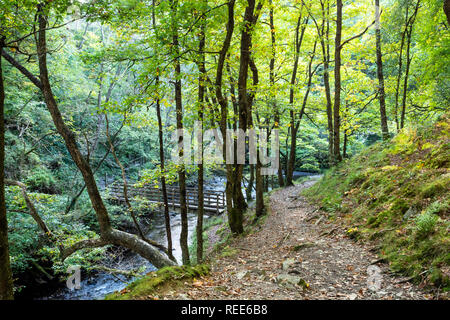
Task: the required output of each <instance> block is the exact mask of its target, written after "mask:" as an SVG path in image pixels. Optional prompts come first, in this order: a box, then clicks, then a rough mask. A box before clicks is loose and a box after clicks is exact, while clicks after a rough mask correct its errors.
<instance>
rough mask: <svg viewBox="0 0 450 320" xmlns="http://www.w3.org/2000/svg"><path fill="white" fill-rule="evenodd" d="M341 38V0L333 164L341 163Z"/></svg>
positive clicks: (336, 43)
mask: <svg viewBox="0 0 450 320" xmlns="http://www.w3.org/2000/svg"><path fill="white" fill-rule="evenodd" d="M341 38H342V0H336V37H335V39H334V46H335V48H334V61H335V62H334V112H333V115H334V123H333V153H334V154H333V163H334V164H336V163H338V162H340V161H342V157H341V150H340V127H341V116H340V107H341Z"/></svg>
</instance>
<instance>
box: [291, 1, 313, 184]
mask: <svg viewBox="0 0 450 320" xmlns="http://www.w3.org/2000/svg"><path fill="white" fill-rule="evenodd" d="M302 9H303V3H302V6H301V8H300V15H299V17H298V20H297V27H296V28H295V45H294V47H295V56H294V66H293V68H292V75H291V82H290V89H289V105H290V107H291V111H290V112H289V113H290V126H289V128H290V132H291V145H290V151H289V158H288V159H289V160H288V162H287V163H288V165H287V171H286V186H293V185H294V182H293V176H294V168H295V149H296V147H297V130H296V129H295V120H296V119H295V111H294V86H295V83H296V79H297V72H298V61H299V58H300V48H301V46H302V42H303V36H304V34H305V30H306V25H307V23H308V18H306V21H305V22H304V24H303V26H301V25H302ZM300 26H301V32H300Z"/></svg>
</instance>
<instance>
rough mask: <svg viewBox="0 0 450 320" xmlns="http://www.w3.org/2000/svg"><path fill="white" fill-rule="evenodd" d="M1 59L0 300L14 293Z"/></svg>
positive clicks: (2, 41)
mask: <svg viewBox="0 0 450 320" xmlns="http://www.w3.org/2000/svg"><path fill="white" fill-rule="evenodd" d="M0 36H1V35H0ZM3 43H4V38H3V37H2V38H1V39H0V52H3ZM2 60H3V59H2V58H1V57H0V300H12V299H14V294H13V280H12V272H11V264H10V260H9V243H8V220H7V219H6V202H5V114H4V111H5V109H4V108H5V87H4V85H3V69H2Z"/></svg>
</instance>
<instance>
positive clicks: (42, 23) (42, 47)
mask: <svg viewBox="0 0 450 320" xmlns="http://www.w3.org/2000/svg"><path fill="white" fill-rule="evenodd" d="M38 21H39V31H38V38H37V42H36V46H37V54H38V60H39V71H40V72H39V77H40V83H39V85H40V88H41V90H42V94H43V96H44V100H45V103H46V105H47V109H48V110H49V112H50V115H51V117H52V120H53V122H54V124H55V126H56V129H57V130H58V132H59V134H60V135H61V137H62V138H63V139H64V142H65V144H66V147H67V150H68V151H69V153H70V155H71V157H72V159H73V160H74V162H75V164H76V165H77V167H78V169H79V170H80V172H81V173H82V175H83V179H84V181H85V183H86V188H87V192H88V194H89V198H90V200H91V203H92V207H93V209H94V211H95V213H96V215H97V221H98V223H99V227H100V237H101V238H100V239H98V240H96V239H92V240H86V241H82V242H79V243H77V244H75V245H73V246H72V247H71V248H70V249H69V250H68V251H69V252H70V253H73V252H75V251H76V250H79V249H81V248H86V247H93V246H96V247H98V246H104V245H106V244H115V245H120V246H123V247H126V248H128V249H130V250H132V251H134V252H136V253H138V254H140V255H141V256H142V257H144V258H146V259H147V260H149V261H150V262H151V263H152V264H153V265H154V266H155V267H157V268H160V267H163V266H167V265H174V263H173V262H172V261H171V260H170V259H168V258H167V257H165V256H164V255H163V254H161V253H160V252H159V251H158V250H157V249H156V248H154V247H153V246H152V245H150V244H148V243H146V242H145V241H143V240H141V239H139V238H138V237H136V236H135V235H131V234H129V233H126V232H122V231H119V230H115V229H113V228H112V226H111V222H110V219H109V215H108V211H107V210H106V207H105V205H104V203H103V200H102V198H101V196H100V192H99V191H98V188H97V184H96V182H95V178H94V175H93V173H92V169H91V167H90V165H89V163H88V162H87V160H86V159H85V158H84V156H83V155H82V154H81V152H80V149H79V148H78V145H77V142H76V137H75V134H74V132H72V131H71V130H70V129H69V127H67V125H66V124H65V122H64V120H63V118H62V115H61V112H60V110H59V108H58V105H57V103H56V100H55V97H54V96H53V92H52V88H51V85H50V81H49V76H48V69H47V42H46V26H47V17H46V16H45V15H44V13H43V6H42V5H39V6H38ZM24 74H26V73H24Z"/></svg>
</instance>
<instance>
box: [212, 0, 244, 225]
mask: <svg viewBox="0 0 450 320" xmlns="http://www.w3.org/2000/svg"><path fill="white" fill-rule="evenodd" d="M235 2H236V1H235V0H231V1H230V2H228V4H227V8H228V21H227V25H226V36H225V40H224V42H223V45H222V48H221V50H220V54H219V59H218V61H217V70H216V81H215V83H214V85H215V94H216V97H217V102H218V103H219V105H220V130H221V132H222V137H224V138H223V159H224V162H225V168H226V172H227V182H226V187H225V193H226V202H227V214H228V224H229V226H230V229H231V231H232V232H233V233H240V232H242V231H240V230H239V227H238V225H239V220H238V218H239V217H238V216H237V215H236V210H235V208H234V206H235V204H234V191H235V186H234V184H235V180H234V172H233V165H232V164H230V163H227V155H228V149H229V148H228V143H227V139H226V136H227V118H228V104H227V100H226V98H225V97H224V96H223V93H222V82H223V69H224V66H225V60H226V56H227V54H228V50H229V48H230V44H231V38H232V36H233V31H234V5H235ZM232 147H233V148H234V145H233V146H232Z"/></svg>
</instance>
